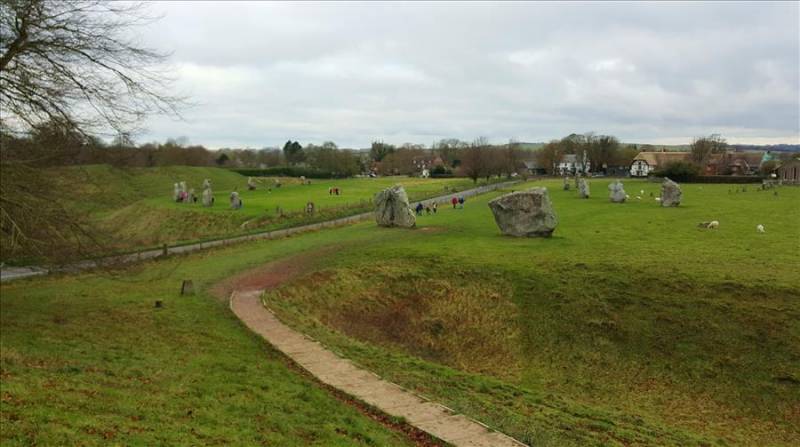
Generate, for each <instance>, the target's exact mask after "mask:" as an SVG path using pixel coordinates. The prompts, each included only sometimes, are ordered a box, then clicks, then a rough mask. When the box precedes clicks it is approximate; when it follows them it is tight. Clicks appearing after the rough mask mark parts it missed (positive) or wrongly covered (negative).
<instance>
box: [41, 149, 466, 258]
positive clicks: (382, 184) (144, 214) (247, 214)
mask: <svg viewBox="0 0 800 447" xmlns="http://www.w3.org/2000/svg"><path fill="white" fill-rule="evenodd" d="M54 175H55V176H57V177H59V178H62V179H63V181H64V183H65V184H67V185H69V186H68V187H67V188H68V189H70V190H71V191H72V193H71V194H70V195H69V199H70V204H71V206H73V207H74V208H75V209H78V210H80V211H81V212H82V213H85V214H86V215H88V216H90V217H91V218H92V220H93V221H95V222H96V223H97V224H98V226H99V228H100V229H101V230H102V232H101V235H102V236H105V245H107V247H108V249H116V250H123V251H124V250H130V249H134V248H143V246H144V247H153V246H157V245H160V244H163V243H167V244H176V243H182V242H187V241H197V240H208V239H214V238H220V237H226V236H233V235H236V234H244V233H248V232H254V231H269V230H274V229H279V228H286V227H291V226H297V225H303V224H307V223H313V222H320V221H323V220H330V219H335V218H337V217H344V216H347V215H352V214H356V213H359V212H365V211H369V210H371V209H372V207H373V205H372V198H373V196H374V194H375V193H376V192H378V191H379V190H381V189H384V188H386V187H389V186H391V185H394V184H398V183H399V184H402V185H403V186H404V187H405V188H406V190H407V192H408V194H409V197H410V198H411V199H412V200H421V199H425V198H428V197H433V196H436V195H440V194H444V193H446V192H447V191H451V190H463V189H467V188H471V187H472V186H473V183H472V181H470V180H467V179H420V178H409V177H381V178H353V179H340V180H316V179H313V180H311V184H306V185H303V184H301V182H300V181H299V179H294V178H256V179H255V181H256V183H257V185H258V186H257V189H256V190H254V191H250V190H248V188H247V177H243V176H241V175H239V174H236V173H234V172H231V171H229V170H226V169H219V168H196V167H185V166H175V167H158V168H126V169H117V168H112V167H110V166H105V165H97V166H84V167H79V168H61V169H57V170H54ZM205 178H208V179H210V180H211V182H212V187H213V191H214V195H215V198H216V202H215V205H214V206H213V207H209V208H206V207H203V206H202V205H201V203H199V202H198V203H192V204H184V203H175V202H174V201H173V200H172V189H173V184H174V183H176V182H180V181H186V182H187V187H189V188H194V190H195V194H196V195H197V196H198V197H200V195H201V193H202V182H203V179H205ZM276 182H277V183H276ZM278 183H279V184H280V185H281V186H280V187H278V186H277V184H278ZM331 187H337V188H339V190H340V195H335V194H330V193H329V188H331ZM234 190H235V191H237V192H238V193H239V195H240V197H241V198H242V201H243V203H244V207H243V208H242V209H240V210H231V209H230V206H229V203H228V201H229V197H230V193H231V192H232V191H234ZM308 202H313V203H314V205H315V213H314V214H313V215H309V214H307V213H306V212H305V208H306V204H307V203H308Z"/></svg>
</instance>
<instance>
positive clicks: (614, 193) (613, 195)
mask: <svg viewBox="0 0 800 447" xmlns="http://www.w3.org/2000/svg"><path fill="white" fill-rule="evenodd" d="M608 198H609V199H610V200H611V201H612V202H614V203H625V199H627V198H628V195H627V194H625V189H624V188H623V186H622V182H621V181H619V180H617V181H615V182H613V183H611V184H609V185H608Z"/></svg>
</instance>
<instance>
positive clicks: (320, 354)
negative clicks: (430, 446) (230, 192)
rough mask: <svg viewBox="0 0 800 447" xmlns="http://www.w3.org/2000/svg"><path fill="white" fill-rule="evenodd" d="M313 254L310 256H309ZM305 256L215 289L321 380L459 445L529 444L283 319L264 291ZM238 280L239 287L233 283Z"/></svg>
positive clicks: (251, 324) (515, 446)
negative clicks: (264, 300)
mask: <svg viewBox="0 0 800 447" xmlns="http://www.w3.org/2000/svg"><path fill="white" fill-rule="evenodd" d="M306 256H309V255H306ZM304 264H305V262H303V260H302V258H300V259H298V258H294V259H292V258H290V259H288V260H284V261H278V262H275V263H272V264H269V265H267V266H265V267H262V268H259V269H255V270H252V271H250V272H246V273H244V274H242V275H239V276H237V280H236V281H226V282H225V283H223V284H221V285H220V286H219V287H218V288H216V292H217V293H225V292H228V291H230V308H231V310H232V311H233V313H234V314H236V316H237V317H239V319H240V320H242V322H244V324H245V325H246V326H247V327H248V328H250V330H252V331H253V332H255V333H256V334H258V335H260V336H261V337H263V338H264V339H265V340H266V341H268V342H269V343H270V344H272V345H273V346H275V348H276V349H278V350H279V351H281V352H283V353H284V354H285V355H287V356H288V357H289V358H290V359H292V361H294V362H295V363H297V364H298V365H299V366H300V367H302V368H303V369H304V370H306V371H308V372H309V373H310V374H312V375H313V376H314V377H316V378H317V379H318V380H320V381H321V382H323V383H325V384H327V385H329V386H331V387H333V388H335V389H337V390H340V391H342V392H344V393H346V394H348V395H350V396H353V397H354V398H356V399H358V400H360V401H363V402H365V403H367V404H369V405H371V406H373V407H375V408H377V409H378V410H380V411H382V412H384V413H386V414H388V415H390V416H395V417H402V418H404V419H405V420H406V421H407V422H408V423H409V424H410V425H411V426H413V427H415V428H418V429H420V430H422V431H424V432H426V433H428V434H430V435H432V436H434V437H436V438H438V439H441V440H442V441H445V442H448V443H450V444H452V445H455V446H470V447H478V446H481V447H482V446H486V447H489V446H497V447H506V446H508V447H520V446H524V445H525V444H523V443H521V442H519V441H517V440H515V439H513V438H511V437H509V436H507V435H504V434H502V433H499V432H496V431H492V430H491V429H489V428H488V427H487V426H485V425H484V424H481V423H480V422H477V421H475V420H473V419H470V418H468V417H466V416H463V415H460V414H456V413H455V412H454V411H453V410H451V409H449V408H447V407H445V406H443V405H440V404H437V403H435V402H430V401H427V400H425V399H424V398H422V397H419V396H417V395H415V394H414V393H412V392H410V391H408V390H405V389H403V388H402V387H400V386H398V385H396V384H394V383H391V382H389V381H386V380H383V379H381V378H380V377H379V376H377V375H375V374H374V373H372V372H370V371H367V370H365V369H362V368H359V367H358V366H356V365H354V364H353V363H351V362H350V361H349V360H347V359H344V358H341V357H339V356H337V355H336V354H334V353H332V352H331V351H329V350H328V349H326V348H325V347H324V346H323V345H322V344H320V343H319V342H317V341H315V340H312V339H310V338H308V337H306V336H304V335H303V334H301V333H299V332H297V331H295V330H294V329H292V328H290V327H288V326H287V325H285V324H283V323H281V322H280V320H278V318H277V317H276V316H275V315H274V314H273V313H272V312H271V311H270V310H269V309H267V308H266V307H265V306H264V305H263V304H262V302H261V294H262V292H263V291H264V290H265V289H266V288H268V287H275V286H277V285H279V284H280V283H282V282H283V281H286V280H288V279H289V278H291V277H293V276H295V275H296V274H298V273H300V272H301V271H303V270H304ZM233 284H235V286H233Z"/></svg>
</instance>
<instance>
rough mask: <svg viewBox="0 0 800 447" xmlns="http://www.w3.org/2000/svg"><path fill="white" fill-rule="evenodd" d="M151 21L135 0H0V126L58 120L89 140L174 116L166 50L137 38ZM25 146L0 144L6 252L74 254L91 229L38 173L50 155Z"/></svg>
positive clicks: (7, 129) (0, 226)
mask: <svg viewBox="0 0 800 447" xmlns="http://www.w3.org/2000/svg"><path fill="white" fill-rule="evenodd" d="M152 20H154V18H153V17H150V16H148V15H147V14H146V10H145V9H144V6H143V5H142V4H139V3H121V2H109V1H104V0H64V1H57V0H0V132H2V133H3V134H6V135H11V134H24V133H35V132H36V131H37V129H42V128H44V127H53V126H55V127H60V128H62V129H63V132H64V134H65V135H73V134H75V133H78V134H81V135H83V136H84V137H86V138H87V141H88V140H90V138H89V136H91V135H98V134H102V133H109V134H118V135H125V134H129V133H130V132H132V131H134V130H136V129H137V126H138V125H139V124H140V123H141V120H142V119H143V118H144V117H146V116H148V115H150V114H157V113H165V114H170V115H173V116H177V113H178V108H179V107H180V106H181V105H182V103H183V98H181V97H178V96H175V95H173V94H171V93H170V84H171V79H170V78H169V77H168V76H167V75H166V71H165V70H166V67H165V65H164V62H165V60H166V55H165V54H162V53H159V52H157V51H154V50H151V49H148V48H145V47H143V46H142V45H140V44H139V43H138V42H137V41H136V40H135V33H134V31H135V29H136V28H137V27H139V26H142V25H145V24H148V23H150V22H151V21H152ZM3 141H5V142H9V141H12V139H10V138H4V139H3ZM24 148H25V145H18V144H17V145H14V148H10V147H9V144H3V145H2V146H0V174H1V175H0V177H2V180H1V182H0V183H2V185H0V234H1V235H2V244H3V251H4V257H5V254H6V253H10V252H14V253H17V252H19V253H25V254H26V255H33V256H36V255H39V256H42V257H46V258H47V257H51V255H52V254H53V253H55V252H56V251H58V252H60V253H63V254H68V255H71V256H64V257H76V256H81V255H82V254H83V253H85V251H84V248H85V247H86V241H87V240H88V239H87V238H86V237H85V236H86V235H87V234H91V232H90V231H88V230H87V229H86V227H85V226H84V225H83V224H82V222H81V221H80V219H78V218H77V217H76V216H74V214H73V213H71V212H70V210H69V209H68V208H67V207H65V205H64V202H65V200H64V198H63V196H62V190H59V187H60V186H62V187H63V185H59V183H58V182H54V181H53V178H52V176H48V175H46V174H45V173H41V172H39V171H40V170H41V167H42V158H43V157H45V158H46V157H48V156H52V154H48V153H47V152H46V151H42V150H31V151H26V150H20V149H24ZM38 149H42V148H38ZM56 218H57V220H55V219H56ZM58 221H60V222H61V223H60V224H59V222H58ZM89 239H91V238H89ZM56 247H62V248H64V249H63V250H55V248H56Z"/></svg>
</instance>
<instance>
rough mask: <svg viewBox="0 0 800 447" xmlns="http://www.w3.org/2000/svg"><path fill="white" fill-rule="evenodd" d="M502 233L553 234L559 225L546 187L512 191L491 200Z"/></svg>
mask: <svg viewBox="0 0 800 447" xmlns="http://www.w3.org/2000/svg"><path fill="white" fill-rule="evenodd" d="M489 208H491V210H492V213H493V214H494V220H495V222H497V226H498V227H500V231H502V232H503V234H507V235H509V236H516V237H550V235H551V234H553V230H555V229H556V225H558V218H557V217H556V214H555V213H554V212H553V205H552V203H550V196H549V195H548V194H547V188H533V189H529V190H527V191H519V192H512V193H510V194H506V195H503V196H500V197H498V198H496V199H494V200H492V201H490V202H489Z"/></svg>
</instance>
